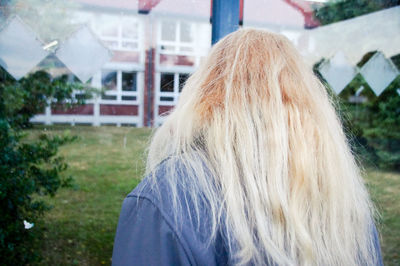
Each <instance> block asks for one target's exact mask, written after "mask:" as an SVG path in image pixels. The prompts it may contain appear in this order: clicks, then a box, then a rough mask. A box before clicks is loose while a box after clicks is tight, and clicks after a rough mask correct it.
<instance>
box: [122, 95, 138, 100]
mask: <svg viewBox="0 0 400 266" xmlns="http://www.w3.org/2000/svg"><path fill="white" fill-rule="evenodd" d="M122 100H123V101H136V96H122Z"/></svg>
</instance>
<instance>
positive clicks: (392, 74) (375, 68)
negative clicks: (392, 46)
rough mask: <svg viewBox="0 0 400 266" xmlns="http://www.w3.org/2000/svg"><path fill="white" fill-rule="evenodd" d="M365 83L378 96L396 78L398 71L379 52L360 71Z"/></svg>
mask: <svg viewBox="0 0 400 266" xmlns="http://www.w3.org/2000/svg"><path fill="white" fill-rule="evenodd" d="M360 73H361V75H363V77H364V79H365V81H366V82H367V83H368V85H369V86H370V87H371V89H372V90H373V91H374V92H375V94H376V95H377V96H379V95H380V94H381V93H382V92H383V91H384V90H385V89H386V87H387V86H389V84H390V83H391V82H392V81H393V80H394V79H395V78H396V77H397V75H398V74H399V71H398V70H397V68H396V66H395V65H394V64H393V62H392V61H391V60H390V59H387V58H386V57H385V56H384V55H383V54H382V53H381V52H377V53H375V54H374V55H373V56H372V57H371V58H370V59H369V60H368V62H367V63H366V64H365V65H363V66H362V68H361V70H360Z"/></svg>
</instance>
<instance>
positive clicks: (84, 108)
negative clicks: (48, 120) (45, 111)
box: [51, 104, 93, 115]
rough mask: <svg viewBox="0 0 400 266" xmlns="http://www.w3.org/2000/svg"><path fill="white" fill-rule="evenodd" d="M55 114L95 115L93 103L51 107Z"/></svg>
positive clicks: (52, 112)
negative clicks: (69, 106)
mask: <svg viewBox="0 0 400 266" xmlns="http://www.w3.org/2000/svg"><path fill="white" fill-rule="evenodd" d="M51 114H53V115H93V104H84V105H78V106H75V107H72V108H69V109H65V107H63V106H61V105H60V106H56V107H54V108H51Z"/></svg>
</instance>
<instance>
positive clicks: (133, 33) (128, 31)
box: [122, 19, 138, 39]
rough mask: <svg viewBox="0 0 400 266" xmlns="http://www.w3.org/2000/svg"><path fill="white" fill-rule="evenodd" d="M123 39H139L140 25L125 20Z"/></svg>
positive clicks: (123, 23)
mask: <svg viewBox="0 0 400 266" xmlns="http://www.w3.org/2000/svg"><path fill="white" fill-rule="evenodd" d="M122 37H123V38H129V39H137V38H138V23H137V22H130V21H129V20H127V19H124V20H123V22H122Z"/></svg>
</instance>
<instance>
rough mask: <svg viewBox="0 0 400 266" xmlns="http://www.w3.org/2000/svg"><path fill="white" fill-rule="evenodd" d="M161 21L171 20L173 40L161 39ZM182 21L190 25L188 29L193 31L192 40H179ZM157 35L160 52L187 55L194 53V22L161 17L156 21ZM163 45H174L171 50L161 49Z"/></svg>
mask: <svg viewBox="0 0 400 266" xmlns="http://www.w3.org/2000/svg"><path fill="white" fill-rule="evenodd" d="M163 22H172V23H174V26H175V40H174V41H166V40H163V39H162V27H163ZM182 23H187V24H189V26H190V30H191V31H192V33H193V40H192V41H191V42H182V41H181V27H182ZM158 28H159V30H158V34H157V35H158V36H157V44H158V45H157V46H158V51H159V52H160V54H167V55H168V54H169V55H188V56H193V55H196V37H195V36H196V35H195V29H196V27H195V23H194V22H190V21H185V20H172V19H162V20H160V21H159V23H158ZM163 46H172V47H174V50H173V51H168V50H164V49H162V47H163ZM181 48H190V49H191V51H181Z"/></svg>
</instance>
